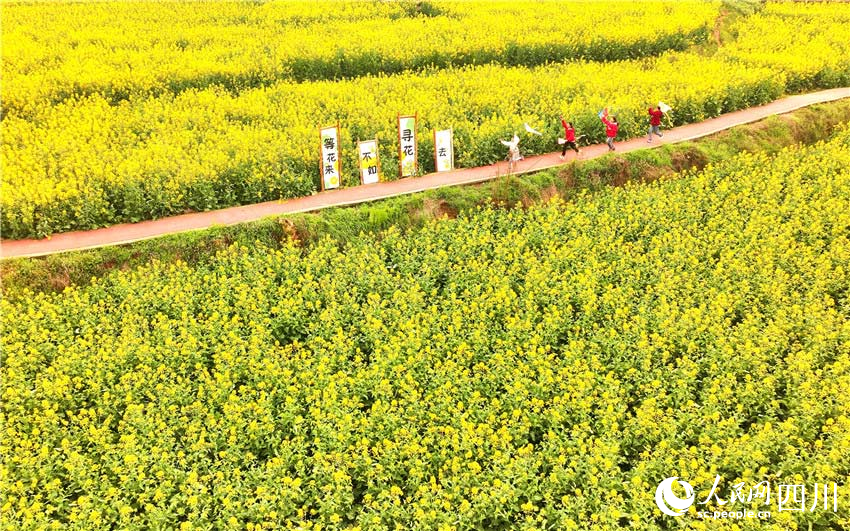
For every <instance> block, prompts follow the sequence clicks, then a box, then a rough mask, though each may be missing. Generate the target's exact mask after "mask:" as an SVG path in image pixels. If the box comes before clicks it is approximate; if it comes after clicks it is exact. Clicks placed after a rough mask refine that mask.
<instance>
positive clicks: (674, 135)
mask: <svg viewBox="0 0 850 531" xmlns="http://www.w3.org/2000/svg"><path fill="white" fill-rule="evenodd" d="M843 98H850V87H845V88H837V89H832V90H824V91H820V92H813V93H810V94H801V95H796V96H789V97H786V98H783V99H780V100H776V101H774V102H772V103H769V104H767V105H763V106H761V107H752V108H750V109H744V110H741V111H736V112H731V113H728V114H724V115H721V116H719V117H717V118H712V119H710V120H706V121H704V122H699V123H695V124H690V125H685V126H681V127H677V128H674V129H670V130H667V131H664V138H662V139H661V140H660V141H659V140H658V139H654V140H653V142H652V144H648V143H647V142H646V137H638V138H634V139H632V140H628V141H625V142H617V144H616V145H617V151H618V152H620V153H623V152H629V151H635V150H638V149H647V148H652V147H658V146H659V145H663V144H670V143H674V142H682V141H685V140H692V139H695V138H700V137H704V136H708V135H711V134H713V133H717V132H719V131H722V130H724V129H729V128H732V127H735V126H738V125H743V124H747V123H751V122H755V121H758V120H761V119H764V118H767V117H768V116H772V115H776V114H784V113H788V112H791V111H794V110H797V109H800V108H802V107H806V106H809V105H814V104H818V103H826V102H830V101H835V100H840V99H843ZM606 154H608V147H607V146H606V145H605V144H595V145H592V146H586V147H584V148H583V149H582V150H581V154H580V155H579V156H578V160H588V159H594V158H597V157H601V156H603V155H606ZM559 155H560V152H555V153H549V154H547V155H539V156H535V157H528V158H526V159H525V160H523V161H520V162H519V164H518V166H517V168H515V171H514V174H518V173H529V172H535V171H540V170H543V169H546V168H552V167H555V166H559V165H562V164H568V163H569V162H572V161H573V160H575V157H576V155H575V153H573V152H572V151H570V152H568V154H567V159H566V160H564V161H562V160H560V158H559ZM507 172H508V166H507V162H500V163H497V164H493V165H490V166H480V167H477V168H463V169H457V170H455V171H451V172H446V173H430V174H428V175H424V176H422V177H414V178H407V179H400V180H397V181H388V182H382V183H378V184H372V185H366V186H357V187H353V188H343V189H339V190H331V191H327V192H322V193H318V194H315V195H311V196H306V197H299V198H295V199H287V200H279V201H268V202H266V203H257V204H253V205H245V206H237V207H230V208H224V209H221V210H213V211H209V212H197V213H192V214H184V215H180V216H173V217H168V218H161V219H156V220H151V221H142V222H139V223H123V224H120V225H113V226H111V227H106V228H102V229H95V230H88V231H75V232H66V233H62V234H55V235H53V236H52V237H49V238H45V239H41V240H34V239H26V240H2V241H0V257H2V258H13V257H28V256H41V255H47V254H53V253H59V252H64V251H76V250H83V249H91V248H95V247H104V246H107V245H118V244H122V243H130V242H134V241H139V240H145V239H149V238H156V237H157V236H164V235H167V234H174V233H179V232H186V231H191V230H198V229H205V228H209V227H212V226H215V225H235V224H237V223H244V222H247V221H255V220H258V219H261V218H264V217H267V216H274V215H282V214H295V213H298V212H310V211H315V210H321V209H324V208H329V207H337V206H344V205H353V204H357V203H364V202H368V201H374V200H377V199H384V198H387V197H393V196H398V195H404V194H411V193H414V192H421V191H423V190H430V189H432V188H441V187H444V186H456V185H463V184H472V183H478V182H482V181H487V180H490V179H494V178H496V177H499V176H502V175H505V174H507Z"/></svg>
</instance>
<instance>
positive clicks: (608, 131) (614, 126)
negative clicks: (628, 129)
mask: <svg viewBox="0 0 850 531" xmlns="http://www.w3.org/2000/svg"><path fill="white" fill-rule="evenodd" d="M601 118H602V123H603V124H605V136H606V137H608V139H607V140H606V141H605V142H606V143H607V144H608V151H614V149H615V148H614V139H615V138H617V131H619V130H620V124H619V123H618V122H617V117H616V116H612V117H611V119H610V120H609V119H608V113H607V111H606V112H605V113H604V114H603V115H602V116H601Z"/></svg>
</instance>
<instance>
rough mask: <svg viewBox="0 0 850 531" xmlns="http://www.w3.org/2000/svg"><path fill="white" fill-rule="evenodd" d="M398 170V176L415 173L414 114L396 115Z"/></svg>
mask: <svg viewBox="0 0 850 531" xmlns="http://www.w3.org/2000/svg"><path fill="white" fill-rule="evenodd" d="M398 171H399V176H400V177H410V176H412V175H416V115H413V116H399V117H398Z"/></svg>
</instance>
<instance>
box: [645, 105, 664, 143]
mask: <svg viewBox="0 0 850 531" xmlns="http://www.w3.org/2000/svg"><path fill="white" fill-rule="evenodd" d="M647 112H648V113H649V137H648V138H647V139H646V141H647V142H652V133H655V134H656V135H658V138H661V137H662V136H664V135H662V134H661V117H662V116H664V112H663V111H662V110H661V107H656V108H654V109H653V108H652V107H650V108H649V109H647Z"/></svg>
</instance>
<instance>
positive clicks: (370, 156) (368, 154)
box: [357, 139, 381, 184]
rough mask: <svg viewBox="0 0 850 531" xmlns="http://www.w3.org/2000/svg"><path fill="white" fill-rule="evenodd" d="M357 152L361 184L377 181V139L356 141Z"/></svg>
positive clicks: (378, 171)
mask: <svg viewBox="0 0 850 531" xmlns="http://www.w3.org/2000/svg"><path fill="white" fill-rule="evenodd" d="M357 153H358V158H359V160H360V182H361V183H362V184H373V183H376V182H379V181H380V180H381V178H380V172H381V165H380V163H379V162H378V140H377V139H375V140H364V141H363V142H358V143H357Z"/></svg>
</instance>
